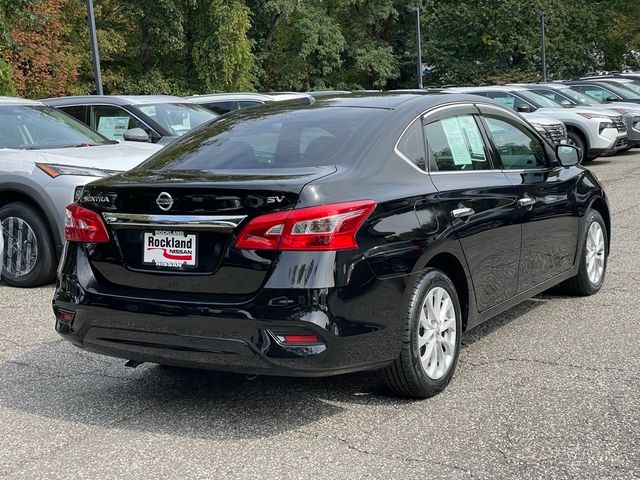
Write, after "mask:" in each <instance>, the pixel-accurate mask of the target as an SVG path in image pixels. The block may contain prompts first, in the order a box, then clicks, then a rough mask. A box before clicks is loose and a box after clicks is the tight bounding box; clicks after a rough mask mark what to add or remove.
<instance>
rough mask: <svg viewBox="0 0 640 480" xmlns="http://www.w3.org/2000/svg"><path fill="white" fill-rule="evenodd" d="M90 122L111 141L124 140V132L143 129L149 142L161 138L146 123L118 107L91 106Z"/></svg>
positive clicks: (92, 126)
mask: <svg viewBox="0 0 640 480" xmlns="http://www.w3.org/2000/svg"><path fill="white" fill-rule="evenodd" d="M90 120H91V123H90V126H91V128H93V129H94V130H96V131H97V132H98V133H101V134H102V135H104V136H105V137H107V138H108V139H109V140H117V141H122V140H124V136H123V135H124V132H126V131H127V130H130V129H132V128H141V129H142V130H144V131H145V132H147V135H149V141H151V140H152V139H154V138H159V135H158V134H157V133H156V132H155V131H154V130H153V129H152V128H151V127H149V126H148V125H147V124H146V123H144V122H142V121H141V120H139V119H138V118H136V117H135V116H134V115H133V114H131V113H130V112H128V111H126V110H125V109H124V108H121V107H118V106H116V105H91V115H90Z"/></svg>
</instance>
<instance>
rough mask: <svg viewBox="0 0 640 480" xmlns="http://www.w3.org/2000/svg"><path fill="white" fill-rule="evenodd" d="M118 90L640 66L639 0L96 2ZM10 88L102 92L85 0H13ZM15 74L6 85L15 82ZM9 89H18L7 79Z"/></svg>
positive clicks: (110, 85)
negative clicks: (542, 28)
mask: <svg viewBox="0 0 640 480" xmlns="http://www.w3.org/2000/svg"><path fill="white" fill-rule="evenodd" d="M94 3H95V11H96V24H97V28H98V41H99V45H100V55H101V60H102V72H103V81H104V87H105V91H106V92H107V93H112V94H115V93H132V94H133V93H139V94H144V93H167V94H169V93H171V94H178V95H183V94H189V93H203V92H213V91H231V90H251V89H256V90H266V91H268V90H307V89H329V88H348V89H358V88H367V89H369V88H374V89H383V88H402V87H414V86H415V85H416V56H415V50H416V44H415V41H416V40H415V7H416V6H420V7H421V9H422V12H423V13H422V24H421V26H422V33H423V42H422V49H423V62H424V63H425V64H427V65H429V66H430V67H431V68H430V71H431V72H432V74H431V75H429V76H428V77H426V78H425V80H426V83H428V84H433V85H441V84H454V83H455V84H470V83H486V82H503V81H525V80H536V79H538V78H539V72H540V35H539V14H540V12H544V13H545V15H546V32H547V43H546V46H547V65H548V71H549V74H550V75H551V76H552V77H556V78H561V77H570V76H573V75H578V74H584V73H586V72H589V71H593V70H598V69H620V68H624V67H640V2H639V1H638V0H467V1H464V2H462V1H460V0H314V1H312V0H136V1H135V2H132V1H131V0H94ZM1 59H4V60H5V62H6V63H8V64H9V65H10V69H8V68H7V66H6V65H4V64H3V63H2V62H1V61H0V89H4V90H3V91H10V92H11V91H13V90H11V85H12V84H15V87H16V90H17V93H18V94H19V95H23V96H29V97H42V96H51V95H62V94H84V93H91V92H92V91H93V90H94V85H93V70H92V63H91V53H90V49H89V36H88V29H87V25H86V4H85V0H0V60H1ZM5 85H6V87H5ZM7 89H9V90H7Z"/></svg>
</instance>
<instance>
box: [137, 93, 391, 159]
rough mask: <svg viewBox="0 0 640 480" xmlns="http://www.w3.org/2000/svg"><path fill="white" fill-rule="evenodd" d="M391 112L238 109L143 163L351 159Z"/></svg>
mask: <svg viewBox="0 0 640 480" xmlns="http://www.w3.org/2000/svg"><path fill="white" fill-rule="evenodd" d="M387 113H388V112H387V111H386V110H382V109H373V108H343V107H322V108H308V107H306V108H305V107H298V106H293V107H290V108H286V109H285V108H282V107H271V108H269V107H266V108H259V109H251V108H250V109H245V110H238V111H235V112H232V113H229V114H228V115H226V116H224V117H221V118H220V119H219V120H217V121H215V122H212V123H210V124H207V125H206V126H203V127H202V128H199V129H197V130H195V131H193V132H192V133H190V134H187V135H186V136H185V137H183V138H182V139H180V140H178V141H176V142H174V143H172V144H171V145H169V146H168V147H166V148H165V149H164V150H163V151H161V152H160V153H159V154H158V155H156V156H154V158H153V159H150V160H149V161H148V162H145V163H143V164H142V165H141V168H146V169H150V170H215V169H248V170H250V169H263V168H289V167H292V166H304V167H313V166H319V165H333V164H338V163H351V162H353V161H354V159H355V158H356V157H357V156H358V153H359V150H360V149H361V148H362V146H363V145H366V144H367V143H366V141H367V140H368V139H369V138H370V137H371V136H372V132H373V131H374V129H375V128H376V127H378V126H380V125H381V124H382V122H383V120H384V118H386V114H387Z"/></svg>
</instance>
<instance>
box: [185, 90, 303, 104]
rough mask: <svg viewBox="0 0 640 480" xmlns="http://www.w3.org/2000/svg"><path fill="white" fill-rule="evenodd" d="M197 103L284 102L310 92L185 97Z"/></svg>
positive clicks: (241, 93) (214, 94) (234, 93)
mask: <svg viewBox="0 0 640 480" xmlns="http://www.w3.org/2000/svg"><path fill="white" fill-rule="evenodd" d="M185 98H186V99H187V100H191V101H193V102H196V103H207V102H231V101H252V100H255V101H258V102H263V103H265V102H283V101H287V100H294V99H299V98H310V95H309V94H308V93H299V92H272V93H255V92H230V93H209V94H201V95H191V96H189V97H185Z"/></svg>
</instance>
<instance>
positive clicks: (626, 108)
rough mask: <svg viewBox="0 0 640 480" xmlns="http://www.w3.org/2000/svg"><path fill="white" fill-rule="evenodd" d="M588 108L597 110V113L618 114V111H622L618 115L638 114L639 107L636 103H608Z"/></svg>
mask: <svg viewBox="0 0 640 480" xmlns="http://www.w3.org/2000/svg"><path fill="white" fill-rule="evenodd" d="M589 108H593V109H597V110H599V111H602V110H614V111H616V112H618V111H619V110H622V112H620V113H627V112H633V113H636V112H640V105H638V104H637V103H627V102H616V103H608V104H606V105H604V104H598V105H589Z"/></svg>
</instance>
